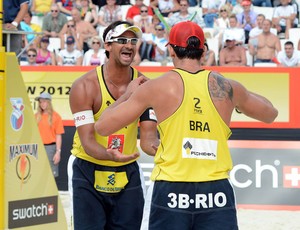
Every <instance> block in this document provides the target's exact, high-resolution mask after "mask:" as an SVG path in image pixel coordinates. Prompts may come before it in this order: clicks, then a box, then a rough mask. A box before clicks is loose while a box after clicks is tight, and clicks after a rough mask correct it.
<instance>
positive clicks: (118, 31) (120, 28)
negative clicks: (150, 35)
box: [104, 24, 143, 42]
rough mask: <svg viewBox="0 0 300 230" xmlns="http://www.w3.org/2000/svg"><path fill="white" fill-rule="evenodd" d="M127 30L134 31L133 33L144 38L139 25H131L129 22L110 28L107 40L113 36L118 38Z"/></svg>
mask: <svg viewBox="0 0 300 230" xmlns="http://www.w3.org/2000/svg"><path fill="white" fill-rule="evenodd" d="M126 31H132V32H133V33H135V35H136V36H137V38H142V35H143V33H142V31H141V29H140V28H139V27H137V26H130V25H128V24H120V25H118V26H116V27H115V28H114V29H112V30H110V31H109V32H108V33H107V34H106V37H105V41H104V42H107V41H109V40H110V39H112V38H116V37H119V36H120V35H122V34H123V33H125V32H126Z"/></svg>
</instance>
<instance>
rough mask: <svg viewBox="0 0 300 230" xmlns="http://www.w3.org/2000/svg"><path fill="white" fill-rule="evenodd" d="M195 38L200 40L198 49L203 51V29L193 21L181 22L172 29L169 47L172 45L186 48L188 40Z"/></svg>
mask: <svg viewBox="0 0 300 230" xmlns="http://www.w3.org/2000/svg"><path fill="white" fill-rule="evenodd" d="M193 36H195V37H197V38H198V39H199V40H200V45H199V47H198V48H199V49H203V48H204V41H205V38H204V33H203V30H202V29H201V27H200V26H198V25H197V24H196V23H194V22H191V21H186V22H179V23H177V24H175V25H174V26H173V27H172V28H171V31H170V35H169V43H168V45H169V44H170V45H175V46H180V47H183V48H186V47H187V45H188V43H187V41H188V39H189V38H190V37H193ZM195 48H197V47H195Z"/></svg>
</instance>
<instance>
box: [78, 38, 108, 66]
mask: <svg viewBox="0 0 300 230" xmlns="http://www.w3.org/2000/svg"><path fill="white" fill-rule="evenodd" d="M90 42H91V44H90V47H91V48H90V49H89V50H88V51H87V52H85V54H84V57H83V63H82V65H83V66H90V65H102V64H104V62H105V60H106V56H105V50H104V49H101V39H100V37H99V36H94V37H92V39H91V41H90Z"/></svg>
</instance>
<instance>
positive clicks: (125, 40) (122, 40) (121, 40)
mask: <svg viewBox="0 0 300 230" xmlns="http://www.w3.org/2000/svg"><path fill="white" fill-rule="evenodd" d="M138 40H139V39H137V38H123V37H121V38H112V39H110V40H108V41H107V42H116V43H118V44H122V45H124V44H127V43H128V42H130V43H131V45H136V44H137V42H138Z"/></svg>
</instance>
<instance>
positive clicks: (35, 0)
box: [30, 0, 55, 16]
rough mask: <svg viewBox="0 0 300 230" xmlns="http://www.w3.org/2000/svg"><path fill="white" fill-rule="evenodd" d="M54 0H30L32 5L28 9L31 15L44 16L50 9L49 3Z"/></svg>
mask: <svg viewBox="0 0 300 230" xmlns="http://www.w3.org/2000/svg"><path fill="white" fill-rule="evenodd" d="M54 2H55V1H54V0H48V1H44V0H32V5H31V8H30V11H31V13H32V14H33V15H37V16H45V15H46V14H48V13H49V12H50V10H51V5H52V3H54Z"/></svg>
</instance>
